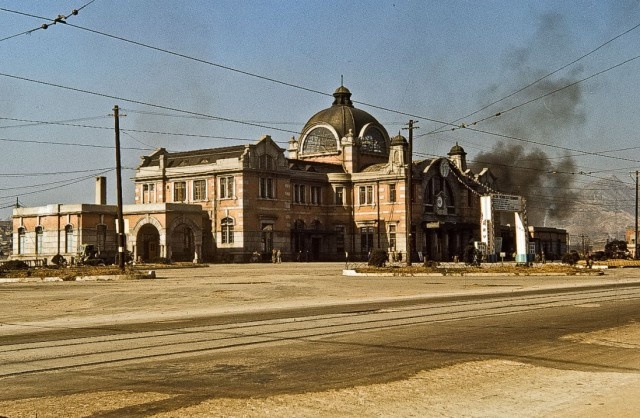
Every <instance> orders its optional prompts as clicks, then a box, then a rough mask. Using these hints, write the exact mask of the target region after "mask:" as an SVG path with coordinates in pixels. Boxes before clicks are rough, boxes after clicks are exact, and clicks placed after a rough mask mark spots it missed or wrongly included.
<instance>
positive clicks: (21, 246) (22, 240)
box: [18, 228, 27, 254]
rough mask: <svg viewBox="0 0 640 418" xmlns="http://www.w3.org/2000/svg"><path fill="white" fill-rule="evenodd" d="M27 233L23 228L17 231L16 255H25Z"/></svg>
mask: <svg viewBox="0 0 640 418" xmlns="http://www.w3.org/2000/svg"><path fill="white" fill-rule="evenodd" d="M26 237H27V231H26V230H25V229H24V228H19V229H18V254H24V253H25V249H26V248H25V244H26Z"/></svg>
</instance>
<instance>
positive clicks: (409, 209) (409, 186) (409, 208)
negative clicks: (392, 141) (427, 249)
mask: <svg viewBox="0 0 640 418" xmlns="http://www.w3.org/2000/svg"><path fill="white" fill-rule="evenodd" d="M417 122H418V121H417V120H416V121H414V120H409V127H408V128H403V129H408V130H409V146H408V147H407V154H408V155H407V172H406V175H407V180H406V191H405V212H406V214H405V218H406V219H405V220H406V222H405V224H406V226H405V228H406V230H407V233H406V237H407V241H406V248H407V267H411V255H412V254H413V248H411V247H412V245H411V243H412V241H413V239H412V234H411V231H412V222H411V221H412V220H413V197H412V191H413V130H414V129H418V127H417V126H414V123H417Z"/></svg>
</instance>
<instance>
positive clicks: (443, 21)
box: [0, 0, 640, 219]
mask: <svg viewBox="0 0 640 418" xmlns="http://www.w3.org/2000/svg"><path fill="white" fill-rule="evenodd" d="M284 3H285V2H282V4H281V2H253V1H247V2H239V3H237V2H232V1H229V2H226V1H222V2H215V3H210V2H205V1H192V2H188V3H185V4H182V5H181V7H176V5H175V2H169V1H153V2H151V1H137V2H127V1H106V0H93V1H86V0H85V1H78V2H74V1H71V2H69V1H50V2H46V3H43V2H38V1H10V0H8V1H4V2H2V4H1V5H0V22H2V24H1V25H0V97H3V98H5V100H2V101H0V154H2V155H3V156H4V158H3V164H2V167H1V168H0V219H1V218H7V217H9V216H10V213H11V209H10V208H11V206H12V205H15V203H16V199H17V200H18V201H20V203H21V204H23V205H26V206H38V205H42V204H47V203H80V202H92V201H93V181H92V178H93V177H95V175H99V174H97V173H104V172H105V171H106V175H107V176H108V178H109V180H108V181H109V184H110V186H109V201H110V202H113V201H114V200H115V191H114V190H115V175H114V173H113V170H111V171H107V170H109V169H110V168H112V167H113V166H115V157H114V152H113V142H114V141H113V138H114V135H113V118H112V117H110V116H109V114H110V113H112V108H113V106H114V105H116V104H117V105H118V106H119V107H120V108H121V109H122V111H123V112H122V113H124V114H126V117H123V118H122V119H121V120H120V127H121V130H122V132H123V134H122V135H121V141H122V146H123V165H124V166H125V167H127V170H126V171H125V173H124V174H125V182H124V186H125V191H124V196H125V203H128V202H132V200H133V184H132V182H130V181H126V178H130V177H132V176H133V169H134V168H135V167H136V165H137V164H138V162H139V160H140V157H141V156H142V155H145V154H149V153H150V152H152V151H153V149H155V148H157V147H165V148H167V149H169V150H172V151H181V150H189V149H196V148H214V147H220V146H228V145H236V144H239V143H243V141H244V142H245V143H250V142H254V141H256V140H257V139H258V138H259V137H260V136H262V135H265V134H267V135H271V136H272V137H273V138H274V140H275V141H276V142H277V143H279V144H280V146H282V147H286V143H287V142H288V140H289V139H290V138H291V136H297V135H296V134H297V133H298V132H299V130H300V129H301V128H302V126H303V125H304V123H305V122H306V120H308V118H309V117H311V116H312V115H313V114H314V113H316V112H317V111H318V110H320V109H323V108H325V107H327V106H328V105H329V104H330V103H331V93H332V92H333V91H334V90H335V89H336V88H337V87H338V86H339V85H340V83H341V76H344V85H345V86H346V87H348V88H349V89H350V90H351V92H352V93H353V97H352V98H353V100H354V104H355V106H356V107H360V108H362V109H364V110H366V111H367V112H369V113H371V114H372V115H374V116H375V117H376V118H377V119H378V120H379V121H381V123H382V124H383V125H384V126H385V127H386V128H387V130H388V131H389V133H390V135H392V136H393V135H395V134H396V132H398V131H400V130H401V129H402V128H403V127H405V125H406V124H407V122H408V120H409V119H414V120H416V119H417V120H418V121H419V122H418V126H419V128H420V129H419V130H418V131H416V133H415V138H416V141H415V144H414V154H415V155H414V158H415V159H422V158H429V157H431V156H441V155H445V154H446V153H447V152H448V150H449V149H450V148H451V146H452V145H454V144H455V143H456V142H458V143H459V144H460V145H461V146H463V147H464V148H465V150H466V151H467V153H468V154H469V160H472V161H477V162H478V164H482V163H486V162H491V163H492V165H493V164H497V165H500V164H502V165H504V166H505V167H507V168H508V167H509V166H511V167H513V166H516V165H519V166H525V167H527V168H528V169H529V170H534V171H535V170H540V171H541V172H543V173H547V174H543V176H544V175H552V174H549V173H554V174H555V176H556V177H558V175H559V174H562V175H563V176H567V179H566V180H567V181H566V182H562V183H557V184H552V183H545V184H544V185H539V188H540V190H547V191H549V190H553V188H554V187H555V188H556V189H559V188H563V187H564V188H566V189H568V190H575V189H579V188H580V187H582V186H584V185H585V184H587V183H589V182H591V181H593V180H594V178H600V177H602V178H607V177H609V176H611V175H615V176H616V177H617V178H618V179H619V180H620V181H622V182H625V183H629V184H631V182H632V180H631V179H630V178H629V176H628V172H629V171H633V170H635V169H638V167H640V152H638V149H639V147H638V146H637V145H636V143H637V128H636V121H637V120H638V111H637V110H636V109H638V108H640V106H638V97H640V95H639V94H638V93H639V92H638V89H640V87H639V86H640V80H639V78H640V71H638V69H639V66H640V59H638V58H639V56H638V52H637V51H638V49H637V45H638V44H640V42H639V41H640V30H639V29H638V27H639V25H640V5H639V4H638V1H631V0H621V1H610V2H599V1H569V2H561V3H560V4H559V2H554V1H542V2H540V1H535V2H534V1H523V2H517V3H515V4H514V3H512V2H506V1H492V2H467V1H454V2H447V3H446V4H440V3H435V2H421V1H417V2H410V1H406V2H384V1H380V2H376V1H373V2H344V1H329V2H326V1H324V2H320V1H304V2H297V3H286V4H284ZM434 3H435V4H434ZM74 10H77V13H74V12H73V11H74ZM42 18H46V19H48V20H43V19H42ZM42 25H47V27H46V29H45V28H44V27H43V26H42ZM118 99H125V100H128V102H127V101H124V100H118ZM497 114H499V116H496V115H497ZM474 122H478V123H476V124H474ZM519 148H522V149H521V150H519ZM500 158H503V159H504V158H516V160H511V161H503V160H501V159H500ZM518 158H519V159H521V160H517V159H518ZM38 173H41V174H40V175H38ZM51 173H55V174H51ZM509 173H510V171H509V170H507V171H505V172H504V173H503V175H507V176H508V175H509ZM85 178H86V179H85ZM501 180H502V177H501ZM554 181H556V180H554ZM513 187H522V186H519V185H513ZM20 188H22V190H21V189H20ZM569 197H570V196H569ZM566 198H567V196H562V195H557V194H554V193H547V192H545V193H544V194H543V195H540V200H541V201H545V202H546V204H558V205H560V204H561V203H562V199H566Z"/></svg>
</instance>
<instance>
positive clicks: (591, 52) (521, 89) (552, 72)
mask: <svg viewBox="0 0 640 418" xmlns="http://www.w3.org/2000/svg"><path fill="white" fill-rule="evenodd" d="M639 27H640V23H639V24H637V25H635V26H634V27H632V28H630V29H627V30H626V31H624V32H622V33H620V34H618V35H616V36H614V37H613V38H611V39H609V40H608V41H606V42H604V43H602V44H600V45H599V46H597V47H596V48H594V49H592V50H591V51H589V52H587V53H586V54H583V55H581V56H580V57H578V58H576V59H574V60H573V61H571V62H569V63H567V64H565V65H563V66H561V67H560V68H557V69H555V70H553V71H551V72H550V73H548V74H546V75H544V76H542V77H540V78H538V79H536V80H534V81H533V82H531V83H529V84H527V85H526V86H524V87H521V88H519V89H517V90H515V91H514V92H512V93H510V94H508V95H506V96H503V97H502V98H500V99H498V100H495V101H493V102H491V103H489V104H487V105H485V106H483V107H481V108H480V109H478V110H476V111H474V112H472V113H469V114H468V115H466V116H462V117H460V118H458V119H456V120H455V121H453V122H451V123H452V124H455V123H456V122H459V121H461V120H462V119H466V118H468V117H471V116H473V115H475V114H477V113H480V112H482V111H483V110H485V109H487V108H489V107H491V106H493V105H495V104H498V103H500V102H502V101H504V100H506V99H508V98H511V97H513V96H515V95H516V94H518V93H520V92H522V91H524V90H526V89H528V88H529V87H531V86H533V85H535V84H537V83H539V82H541V81H542V80H544V79H546V78H549V77H551V76H552V75H554V74H556V73H558V72H560V71H562V70H564V69H565V68H567V67H570V66H572V65H573V64H575V63H577V62H578V61H581V60H582V59H584V58H586V57H588V56H589V55H591V54H593V53H595V52H596V51H598V50H600V49H602V48H604V47H605V46H607V45H609V44H610V43H611V42H613V41H615V40H616V39H618V38H621V37H623V36H624V35H626V34H628V33H630V32H632V31H634V30H636V29H637V28H639Z"/></svg>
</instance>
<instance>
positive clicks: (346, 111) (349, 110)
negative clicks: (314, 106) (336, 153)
mask: <svg viewBox="0 0 640 418" xmlns="http://www.w3.org/2000/svg"><path fill="white" fill-rule="evenodd" d="M333 97H334V98H335V99H334V101H333V104H332V105H331V107H329V108H326V109H323V110H321V111H319V112H318V113H316V114H315V115H313V116H312V117H311V119H309V121H308V122H307V123H306V124H305V126H304V128H303V129H302V135H300V140H302V139H303V138H304V137H305V135H307V134H308V133H309V132H310V131H311V130H312V129H313V128H314V127H317V126H321V125H329V126H331V127H332V128H333V129H334V130H335V134H337V138H333V140H335V141H336V144H337V143H339V141H340V139H342V138H343V137H345V136H347V134H348V133H349V131H351V132H352V133H353V135H355V136H358V135H360V134H361V131H362V128H364V127H365V126H366V125H371V126H374V127H376V128H377V129H378V130H379V131H380V133H381V135H382V136H383V137H384V140H385V142H386V144H387V146H388V143H389V135H388V133H387V131H386V129H385V128H384V126H382V124H380V122H378V120H377V119H376V118H374V117H373V116H372V115H370V114H369V113H367V112H365V111H364V110H361V109H356V108H355V107H353V102H352V101H351V92H350V91H349V89H347V88H346V87H344V86H340V87H339V88H338V89H336V91H335V92H334V93H333Z"/></svg>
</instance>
